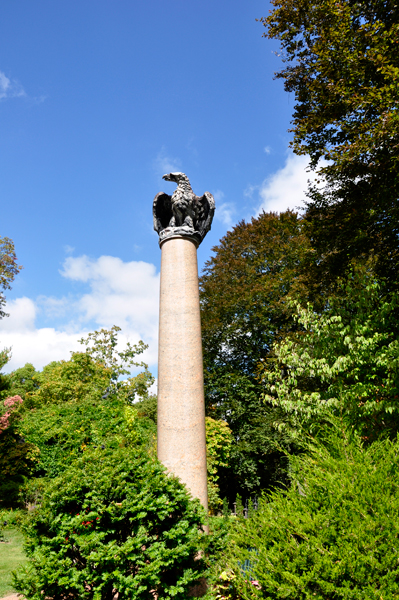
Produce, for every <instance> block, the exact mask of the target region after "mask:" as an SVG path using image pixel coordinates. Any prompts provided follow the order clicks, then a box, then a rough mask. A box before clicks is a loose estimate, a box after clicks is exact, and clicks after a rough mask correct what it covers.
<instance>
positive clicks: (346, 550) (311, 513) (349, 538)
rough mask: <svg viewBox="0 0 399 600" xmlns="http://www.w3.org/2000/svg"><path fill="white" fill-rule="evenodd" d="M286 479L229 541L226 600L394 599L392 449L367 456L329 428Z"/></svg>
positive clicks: (396, 528)
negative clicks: (230, 585) (230, 586)
mask: <svg viewBox="0 0 399 600" xmlns="http://www.w3.org/2000/svg"><path fill="white" fill-rule="evenodd" d="M291 480H292V485H291V486H290V488H289V489H288V490H287V491H285V492H284V491H282V490H279V491H276V492H274V493H271V494H270V495H269V496H268V497H264V498H263V500H262V501H261V503H260V506H259V509H258V510H257V511H254V512H253V513H252V515H251V516H250V518H248V519H240V520H239V523H238V524H237V527H236V528H235V530H234V532H233V533H231V538H230V548H231V552H230V559H229V563H230V564H229V567H230V569H231V571H232V572H234V574H235V579H234V587H235V593H234V594H232V595H231V597H232V598H240V599H241V598H243V599H249V598H251V599H252V598H267V599H268V600H277V599H283V598H284V599H292V600H305V599H306V600H310V599H312V600H344V599H345V600H391V599H394V598H395V599H396V598H399V443H398V441H395V442H391V441H389V440H385V441H377V442H374V443H373V444H371V445H369V446H368V447H367V448H366V447H364V446H363V444H362V442H361V440H360V438H359V437H356V436H355V435H353V434H348V433H347V431H344V432H343V433H342V432H341V433H340V432H339V430H338V427H336V426H335V427H334V428H333V431H332V433H330V434H329V436H328V438H327V439H325V440H324V442H323V443H312V444H311V445H310V446H309V448H308V452H307V453H306V454H304V455H302V456H296V457H292V459H291ZM245 564H246V565H247V567H248V568H247V569H243V568H242V565H245ZM224 568H226V564H225V565H224Z"/></svg>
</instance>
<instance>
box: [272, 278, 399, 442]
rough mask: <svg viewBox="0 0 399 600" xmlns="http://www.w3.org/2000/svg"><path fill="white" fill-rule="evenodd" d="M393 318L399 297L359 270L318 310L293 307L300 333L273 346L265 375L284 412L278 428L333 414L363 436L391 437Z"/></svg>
mask: <svg viewBox="0 0 399 600" xmlns="http://www.w3.org/2000/svg"><path fill="white" fill-rule="evenodd" d="M398 314H399V300H398V297H397V295H396V294H394V295H391V296H389V295H388V296H387V295H386V294H384V286H383V285H382V284H379V283H378V282H377V281H376V279H375V277H374V276H373V274H372V273H365V272H362V271H361V270H357V271H353V274H352V278H351V279H349V280H347V281H346V282H342V284H341V295H340V296H335V297H334V298H331V299H330V302H329V304H328V305H327V307H326V309H325V311H324V312H323V313H321V314H320V313H317V312H315V311H314V310H313V309H312V307H311V306H310V305H308V306H307V307H306V308H302V307H301V306H300V305H299V304H298V305H297V314H296V318H297V320H298V323H299V324H300V325H301V326H302V327H303V329H304V332H303V334H302V335H299V336H297V337H296V338H293V339H286V340H284V341H283V342H281V343H280V344H277V345H276V346H275V359H274V360H275V363H274V369H270V366H267V367H266V369H265V370H264V371H263V376H264V382H265V385H266V389H267V393H266V394H265V399H266V401H268V402H271V403H273V404H276V405H278V406H279V407H280V408H282V409H283V411H284V413H285V419H284V420H283V423H282V424H283V425H285V426H288V425H289V424H291V426H292V427H296V428H299V427H300V424H301V423H302V425H304V426H305V427H307V428H309V426H311V425H312V423H313V424H314V423H317V421H320V419H323V418H325V417H326V416H328V414H331V413H334V414H339V415H343V416H345V418H346V419H348V421H349V422H350V424H351V425H353V426H355V427H356V428H357V429H358V430H359V431H361V432H362V433H363V435H364V436H365V437H367V438H368V439H373V438H374V439H375V437H376V436H378V435H381V434H382V433H383V434H384V435H386V434H390V435H396V433H397V432H398V431H399V402H398V398H399V341H398V335H397V334H398V328H397V322H398ZM269 362H270V361H269ZM287 417H288V418H287ZM297 431H298V429H297Z"/></svg>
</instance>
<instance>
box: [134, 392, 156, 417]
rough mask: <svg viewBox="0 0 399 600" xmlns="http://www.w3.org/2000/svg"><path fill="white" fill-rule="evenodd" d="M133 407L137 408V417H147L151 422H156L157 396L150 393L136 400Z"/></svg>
mask: <svg viewBox="0 0 399 600" xmlns="http://www.w3.org/2000/svg"><path fill="white" fill-rule="evenodd" d="M135 407H136V408H137V414H138V416H139V417H147V418H148V419H151V421H153V423H155V424H157V414H158V413H157V411H158V398H157V396H155V395H153V394H150V395H149V396H148V398H143V399H142V400H140V401H139V402H136V404H135Z"/></svg>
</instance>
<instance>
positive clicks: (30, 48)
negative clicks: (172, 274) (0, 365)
mask: <svg viewBox="0 0 399 600" xmlns="http://www.w3.org/2000/svg"><path fill="white" fill-rule="evenodd" d="M269 8H270V5H269V4H268V2H265V1H262V2H261V1H260V0H247V1H246V2H239V1H238V0H231V1H230V2H228V3H227V2H221V1H220V0H213V1H212V2H210V1H208V0H202V1H201V2H199V1H195V0H194V1H191V2H183V1H182V0H169V1H168V2H165V1H163V2H161V1H160V0H147V1H146V2H138V1H137V0H136V1H135V2H134V1H132V0H130V1H127V0H119V1H117V2H115V1H114V2H111V1H110V0H79V1H77V0H69V1H68V2H54V0H51V1H50V0H46V1H44V0H36V1H35V2H32V1H31V0H3V2H2V3H1V6H0V205H1V228H0V235H1V236H8V237H11V238H12V239H13V240H14V242H15V246H16V251H17V255H18V258H19V261H20V263H21V264H23V266H24V270H23V271H22V272H21V273H20V274H19V275H18V277H17V278H16V280H15V282H14V285H13V289H12V291H11V292H8V294H7V298H8V307H7V310H8V312H9V313H10V317H9V318H8V319H4V320H2V321H0V345H1V346H2V347H4V346H7V347H9V346H12V352H13V356H12V359H11V361H10V363H9V365H7V367H6V368H5V371H7V370H8V371H9V370H11V369H14V368H16V367H18V366H22V365H23V364H24V363H25V362H32V363H33V364H34V365H35V366H36V367H37V368H42V367H43V366H44V364H47V363H48V362H50V360H55V359H57V360H58V359H61V358H68V356H69V350H72V349H76V347H77V343H76V340H77V339H78V338H79V337H81V336H82V335H83V334H84V333H85V332H88V331H91V330H93V329H95V328H99V327H109V326H111V325H112V324H117V325H120V326H121V327H122V329H123V335H122V341H124V340H126V339H129V340H130V341H132V342H134V341H137V340H138V339H139V338H142V339H144V341H146V342H147V343H149V345H150V348H149V351H148V352H147V353H146V359H147V360H148V362H149V363H150V366H151V368H152V369H153V371H155V370H156V360H157V327H158V321H157V319H158V315H157V311H158V285H159V265H160V250H159V248H158V243H157V235H156V234H155V232H153V230H152V214H151V209H152V200H153V197H154V195H155V194H156V193H157V192H158V191H160V190H164V191H166V192H168V193H172V192H173V189H174V186H173V184H171V183H167V182H164V181H162V179H161V177H162V175H163V174H164V173H166V172H169V171H170V170H179V171H184V172H185V173H186V174H187V175H188V176H189V178H190V180H191V183H192V187H193V189H194V191H195V192H196V193H197V194H199V195H202V194H203V192H204V191H205V190H208V191H210V192H212V193H213V194H214V196H215V200H216V217H215V220H214V224H213V226H212V230H211V232H210V233H208V236H207V237H206V239H205V241H204V242H203V244H202V245H201V247H200V248H199V251H198V258H199V266H200V269H201V267H202V266H203V264H204V262H205V261H206V260H207V259H208V258H209V257H210V255H211V248H212V247H213V246H214V245H216V244H217V243H218V241H219V239H220V238H221V237H222V236H223V235H225V233H226V232H227V230H228V229H230V228H231V227H232V226H233V225H234V224H235V223H237V222H238V221H239V220H241V219H246V220H248V219H250V218H251V217H252V216H256V215H257V214H259V211H260V210H262V209H264V210H284V209H286V208H287V207H291V208H293V207H295V206H298V205H299V204H300V203H301V200H302V199H303V196H304V194H303V190H304V189H305V187H306V180H307V178H308V177H309V175H308V174H307V173H306V171H305V167H306V159H304V158H303V157H293V156H292V155H291V154H290V153H289V152H288V143H289V140H290V134H289V133H288V132H287V129H288V128H289V123H290V118H291V114H292V111H293V104H294V98H293V97H292V96H290V95H289V94H287V93H285V92H284V91H283V87H282V83H281V81H274V80H273V73H274V72H275V71H276V70H278V69H279V68H280V67H281V63H280V59H279V58H278V57H276V56H275V54H274V51H276V50H277V49H278V47H277V44H276V43H275V42H271V41H268V40H266V39H265V38H262V33H263V31H264V28H263V27H262V25H261V24H260V23H258V22H256V18H259V17H261V16H264V15H267V14H268V10H269Z"/></svg>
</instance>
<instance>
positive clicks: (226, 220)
mask: <svg viewBox="0 0 399 600" xmlns="http://www.w3.org/2000/svg"><path fill="white" fill-rule="evenodd" d="M213 197H214V198H215V204H216V211H215V219H217V220H218V221H220V222H221V223H223V225H226V227H231V226H232V225H233V223H234V215H235V213H236V209H235V206H234V204H232V203H231V202H223V198H224V193H223V192H222V191H221V190H216V192H214V193H213Z"/></svg>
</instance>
